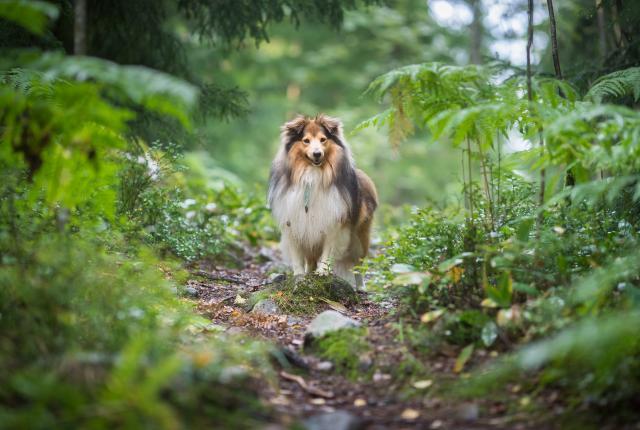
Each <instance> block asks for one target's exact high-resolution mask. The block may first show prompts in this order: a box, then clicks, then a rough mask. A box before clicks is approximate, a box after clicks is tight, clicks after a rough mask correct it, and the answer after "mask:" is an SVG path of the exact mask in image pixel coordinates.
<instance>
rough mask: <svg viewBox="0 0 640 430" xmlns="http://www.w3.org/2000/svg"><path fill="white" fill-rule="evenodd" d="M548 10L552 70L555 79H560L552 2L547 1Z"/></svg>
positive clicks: (560, 72) (550, 0)
mask: <svg viewBox="0 0 640 430" xmlns="http://www.w3.org/2000/svg"><path fill="white" fill-rule="evenodd" d="M547 7H548V8H549V33H550V34H549V35H550V36H551V56H552V57H553V68H554V70H555V72H556V78H557V79H562V69H561V68H560V56H559V55H558V36H557V34H556V15H555V13H554V12H553V0H547Z"/></svg>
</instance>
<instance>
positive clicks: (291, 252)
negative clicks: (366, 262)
mask: <svg viewBox="0 0 640 430" xmlns="http://www.w3.org/2000/svg"><path fill="white" fill-rule="evenodd" d="M303 200H304V201H303ZM269 204H270V205H271V208H272V211H273V213H274V216H275V217H276V219H277V220H278V223H279V225H280V228H281V230H282V248H283V252H284V253H285V255H286V256H287V257H288V258H289V260H290V262H291V264H292V266H293V269H294V274H301V273H309V272H311V271H317V272H319V273H326V271H327V270H328V269H329V267H331V269H332V270H333V271H334V273H335V274H336V275H338V276H341V277H343V278H345V279H346V280H348V281H349V282H351V283H352V284H354V283H355V284H357V286H359V287H362V286H363V283H362V279H361V277H360V279H358V278H357V277H354V274H353V272H352V268H353V266H354V265H356V264H359V263H360V262H361V260H362V258H364V257H365V256H366V255H367V252H368V250H369V242H370V234H371V225H372V221H373V213H374V211H375V208H376V206H377V204H378V196H377V192H376V188H375V185H374V184H373V182H372V181H371V179H370V178H369V177H368V176H367V175H366V174H365V173H364V172H363V171H361V170H359V169H356V168H355V166H354V162H353V159H352V158H351V153H350V151H349V148H348V146H347V144H346V141H345V140H344V136H343V134H342V124H341V123H340V121H339V120H337V119H334V118H330V117H327V116H325V115H318V116H316V117H315V118H306V117H300V116H299V117H297V118H295V119H294V120H292V121H290V122H288V123H286V124H285V125H284V126H283V127H282V147H281V148H280V151H279V152H278V155H277V156H276V158H275V160H274V163H273V167H272V173H271V179H270V186H269Z"/></svg>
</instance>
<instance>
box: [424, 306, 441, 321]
mask: <svg viewBox="0 0 640 430" xmlns="http://www.w3.org/2000/svg"><path fill="white" fill-rule="evenodd" d="M444 312H445V310H444V309H436V310H435V311H430V312H426V313H424V314H422V317H420V321H422V322H423V323H430V322H432V321H435V320H437V319H438V318H440V317H441V316H442V315H444Z"/></svg>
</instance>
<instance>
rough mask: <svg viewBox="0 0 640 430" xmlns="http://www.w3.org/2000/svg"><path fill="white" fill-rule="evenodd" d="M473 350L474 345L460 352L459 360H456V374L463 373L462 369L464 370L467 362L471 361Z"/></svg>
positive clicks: (454, 367) (454, 369) (454, 368)
mask: <svg viewBox="0 0 640 430" xmlns="http://www.w3.org/2000/svg"><path fill="white" fill-rule="evenodd" d="M473 349H474V346H473V344H472V343H471V344H469V345H467V346H465V347H464V349H463V350H462V351H461V352H460V355H458V358H456V363H455V364H454V366H453V371H454V372H456V373H460V372H462V369H464V365H465V364H467V361H469V359H470V358H471V355H472V354H473Z"/></svg>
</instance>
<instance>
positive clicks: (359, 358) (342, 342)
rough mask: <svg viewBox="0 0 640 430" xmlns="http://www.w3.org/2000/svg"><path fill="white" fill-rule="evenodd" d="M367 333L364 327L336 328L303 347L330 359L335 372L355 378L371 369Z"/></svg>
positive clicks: (325, 358)
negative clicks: (336, 329)
mask: <svg viewBox="0 0 640 430" xmlns="http://www.w3.org/2000/svg"><path fill="white" fill-rule="evenodd" d="M367 335H368V331H367V329H366V328H364V327H360V328H350V329H344V330H338V331H335V332H332V333H329V334H327V335H326V336H323V337H322V338H320V339H316V340H314V341H313V342H312V343H311V344H310V346H309V347H307V348H305V349H308V350H309V352H311V353H313V354H314V355H316V356H318V357H320V358H322V359H324V360H329V361H331V362H332V363H333V365H334V366H335V369H336V371H337V372H339V373H341V374H343V375H345V376H347V377H348V378H350V379H357V378H358V377H359V376H361V375H363V374H366V375H368V374H369V373H370V372H371V369H372V366H371V364H372V363H371V361H370V353H371V346H370V345H369V342H368V341H367ZM367 358H369V360H368V361H369V362H368V363H367Z"/></svg>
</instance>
